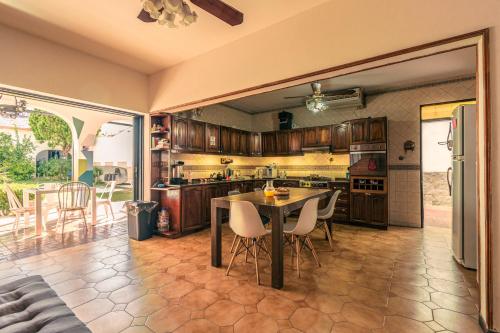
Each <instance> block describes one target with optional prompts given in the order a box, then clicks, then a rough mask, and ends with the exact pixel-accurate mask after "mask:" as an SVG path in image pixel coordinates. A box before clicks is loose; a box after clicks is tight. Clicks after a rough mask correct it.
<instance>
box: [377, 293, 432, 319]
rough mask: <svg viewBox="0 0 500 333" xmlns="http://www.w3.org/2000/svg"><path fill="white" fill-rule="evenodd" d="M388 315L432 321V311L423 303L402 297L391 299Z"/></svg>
mask: <svg viewBox="0 0 500 333" xmlns="http://www.w3.org/2000/svg"><path fill="white" fill-rule="evenodd" d="M387 314H392V315H400V316H403V317H406V318H410V319H415V320H419V321H430V320H432V310H431V309H430V308H429V307H427V306H426V305H424V304H423V303H420V302H416V301H412V300H409V299H406V298H401V297H390V298H389V304H388V306H387Z"/></svg>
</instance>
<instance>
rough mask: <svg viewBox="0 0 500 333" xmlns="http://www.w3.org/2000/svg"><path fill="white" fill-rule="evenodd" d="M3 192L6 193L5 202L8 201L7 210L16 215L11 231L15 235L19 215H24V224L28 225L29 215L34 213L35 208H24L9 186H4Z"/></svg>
mask: <svg viewBox="0 0 500 333" xmlns="http://www.w3.org/2000/svg"><path fill="white" fill-rule="evenodd" d="M5 192H6V193H7V200H8V201H9V210H10V212H11V213H14V214H15V215H16V220H15V221H14V224H13V225H12V230H14V231H15V232H16V233H17V231H18V229H19V220H20V217H21V215H24V224H25V225H28V223H29V220H30V214H31V213H34V211H35V207H33V206H29V207H24V206H23V205H22V204H21V201H19V198H18V197H17V195H16V194H15V193H14V191H13V190H12V188H11V187H10V186H9V185H5Z"/></svg>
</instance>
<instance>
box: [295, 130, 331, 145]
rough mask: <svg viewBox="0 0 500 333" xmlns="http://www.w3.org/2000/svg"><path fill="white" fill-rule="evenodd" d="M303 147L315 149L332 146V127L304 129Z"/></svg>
mask: <svg viewBox="0 0 500 333" xmlns="http://www.w3.org/2000/svg"><path fill="white" fill-rule="evenodd" d="M303 133H304V135H303V141H302V146H303V147H304V148H313V147H320V146H330V145H331V144H332V126H317V127H309V128H304V129H303Z"/></svg>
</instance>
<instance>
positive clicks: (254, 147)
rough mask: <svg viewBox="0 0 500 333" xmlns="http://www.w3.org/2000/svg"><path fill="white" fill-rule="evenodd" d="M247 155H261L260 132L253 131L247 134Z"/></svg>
mask: <svg viewBox="0 0 500 333" xmlns="http://www.w3.org/2000/svg"><path fill="white" fill-rule="evenodd" d="M249 155H250V156H261V155H262V146H261V137H260V133H256V132H253V133H250V134H249Z"/></svg>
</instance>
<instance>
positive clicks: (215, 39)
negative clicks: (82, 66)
mask: <svg viewBox="0 0 500 333" xmlns="http://www.w3.org/2000/svg"><path fill="white" fill-rule="evenodd" d="M326 1H328V0H307V1H303V0H272V1H269V0H225V2H226V3H227V4H229V5H230V6H233V7H234V8H236V9H238V10H240V11H241V12H243V13H244V21H243V23H242V24H241V25H238V26H235V27H231V26H230V25H228V24H227V23H225V22H223V21H221V20H219V19H218V18H216V17H214V16H212V15H210V14H209V13H207V12H205V11H204V10H202V9H201V8H198V7H197V6H195V5H193V4H191V3H189V2H188V3H189V4H190V6H191V8H192V9H193V10H195V11H196V12H197V13H198V15H199V17H198V22H196V23H195V24H193V25H191V26H189V27H182V28H178V29H170V28H167V27H165V26H160V25H159V24H157V23H144V22H141V21H140V20H138V19H137V18H136V17H137V15H138V14H139V11H140V10H141V1H140V0H0V23H3V24H5V25H8V26H11V27H14V28H16V29H19V30H22V31H25V32H28V33H31V34H34V35H36V36H39V37H43V38H45V39H48V40H51V41H54V42H57V43H60V44H63V45H66V46H69V47H72V48H75V49H78V50H81V51H84V52H86V53H89V54H92V55H95V56H98V57H101V58H104V59H107V60H109V61H112V62H115V63H118V64H121V65H124V66H127V67H130V68H133V69H135V70H138V71H141V72H143V73H146V74H151V73H154V72H157V71H159V70H162V69H164V68H167V67H170V66H173V65H175V64H178V63H180V62H183V61H186V60H188V59H191V58H193V57H196V56H198V55H201V54H203V53H207V52H209V51H211V50H213V49H216V48H219V47H221V46H223V45H225V44H228V43H230V42H232V41H235V40H237V39H240V38H242V37H243V36H245V35H249V34H251V33H253V32H256V31H258V30H261V29H264V28H266V27H268V26H270V25H273V24H276V23H278V22H280V21H283V20H286V19H287V18H290V17H292V16H295V15H297V14H299V13H301V12H303V11H306V10H308V9H310V8H312V7H315V6H318V5H320V4H321V3H324V2H326Z"/></svg>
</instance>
